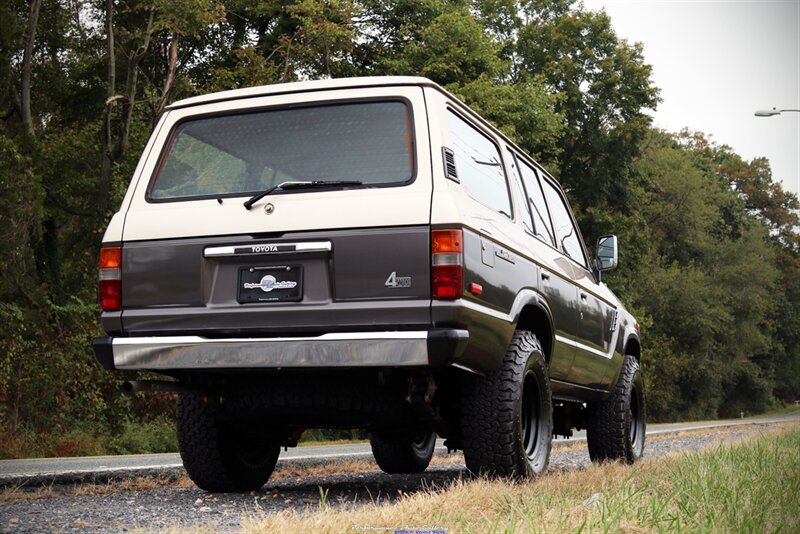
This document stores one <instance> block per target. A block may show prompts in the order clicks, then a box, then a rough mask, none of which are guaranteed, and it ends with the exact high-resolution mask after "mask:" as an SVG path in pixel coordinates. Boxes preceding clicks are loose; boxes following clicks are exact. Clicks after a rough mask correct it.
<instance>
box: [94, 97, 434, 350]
mask: <svg viewBox="0 0 800 534" xmlns="http://www.w3.org/2000/svg"><path fill="white" fill-rule="evenodd" d="M301 96H302V97H301ZM352 99H353V92H352V91H341V90H338V91H324V92H315V93H309V94H307V95H298V94H294V95H278V96H271V97H261V98H252V99H245V100H240V101H232V102H220V103H213V104H206V105H203V106H194V107H190V108H181V109H177V110H173V111H171V112H169V114H168V115H167V117H166V118H165V120H164V122H163V124H162V126H161V128H160V129H159V130H158V133H157V134H156V135H157V136H158V138H157V139H156V142H155V146H156V147H159V146H171V144H172V143H174V142H175V134H174V131H175V129H176V127H180V125H181V124H183V123H184V122H185V121H187V120H188V119H190V118H192V117H194V116H197V114H202V115H203V116H209V115H212V116H213V115H214V114H217V113H222V112H224V113H231V112H244V111H249V110H252V109H253V108H258V109H283V108H286V106H289V105H290V104H291V105H292V106H298V105H304V104H308V105H318V104H321V103H328V102H330V103H341V102H346V101H347V100H352ZM383 100H391V101H402V102H403V103H404V104H405V105H406V106H407V108H408V109H409V110H410V111H409V115H408V124H407V131H408V138H407V142H408V145H409V147H411V150H410V154H409V157H410V158H412V160H411V162H410V166H411V168H412V169H413V172H412V175H413V176H412V180H411V181H410V182H409V183H405V184H402V185H391V184H377V185H376V186H374V187H372V186H370V187H356V188H350V189H327V190H303V191H296V190H292V191H285V192H281V193H276V194H272V195H269V196H267V197H265V198H264V199H262V200H260V201H259V202H257V203H256V204H255V205H254V206H253V207H252V209H250V210H247V209H245V208H244V207H243V205H242V203H243V202H244V200H246V199H247V198H248V197H249V196H250V195H249V194H248V195H244V196H242V195H233V196H232V195H206V196H205V197H204V198H185V199H184V198H180V199H166V200H165V199H159V198H152V197H153V195H151V193H152V188H153V184H152V182H151V177H152V176H153V175H154V174H156V173H157V172H161V171H162V167H163V166H164V163H163V157H161V154H159V153H158V151H157V150H154V151H152V153H151V155H150V156H149V157H148V158H147V160H146V161H145V162H144V164H143V165H141V173H140V175H139V178H138V180H137V182H136V184H132V186H131V187H132V188H135V190H134V192H133V194H132V195H131V200H130V204H129V208H128V210H127V212H126V214H125V223H124V228H123V239H122V240H123V253H122V291H123V293H122V305H123V310H122V312H117V313H120V314H121V327H122V330H123V331H124V332H126V333H128V334H133V335H144V334H179V333H187V334H188V333H203V334H205V335H209V334H211V335H231V334H242V335H252V334H265V335H279V334H280V335H286V334H292V333H297V334H301V333H312V332H314V333H317V332H331V331H337V330H339V331H346V330H354V329H361V330H363V329H372V330H387V329H392V330H394V329H412V328H417V329H419V328H420V327H428V326H429V325H430V280H429V278H430V245H429V240H430V235H429V224H430V202H431V189H432V186H431V176H430V174H431V161H430V158H431V156H430V150H429V141H428V139H429V138H428V131H427V120H426V116H425V103H424V100H423V97H422V90H421V89H420V88H419V87H389V88H370V89H359V90H358V101H359V102H361V101H368V102H381V101H383ZM301 101H302V102H301ZM316 130H319V128H316V129H315V131H316ZM247 139H248V140H250V139H252V136H250V137H247ZM321 139H322V138H321ZM178 142H180V139H179V141H178ZM320 142H322V141H320ZM284 152H285V150H284ZM364 157H365V158H369V157H370V155H369V154H365V155H364ZM373 159H374V157H373ZM377 163H379V162H377ZM377 163H376V162H375V161H373V162H372V163H371V165H373V166H374V165H376V164H377ZM337 165H338V167H336V165H333V167H334V171H337V169H338V172H333V171H332V172H333V174H335V176H332V179H337V180H341V179H347V178H349V177H347V176H342V172H341V162H338V163H337ZM355 178H356V179H359V180H362V181H365V183H368V181H369V177H368V176H367V177H366V178H365V176H364V175H363V173H362V174H361V175H358V176H356V177H355ZM368 185H369V184H368ZM173 190H177V189H176V188H173ZM113 313H114V312H112V313H111V315H113ZM105 315H106V314H104V316H105ZM105 319H110V317H104V324H118V323H114V322H113V321H111V320H108V321H107V320H105ZM117 319H118V318H117ZM107 330H108V328H107Z"/></svg>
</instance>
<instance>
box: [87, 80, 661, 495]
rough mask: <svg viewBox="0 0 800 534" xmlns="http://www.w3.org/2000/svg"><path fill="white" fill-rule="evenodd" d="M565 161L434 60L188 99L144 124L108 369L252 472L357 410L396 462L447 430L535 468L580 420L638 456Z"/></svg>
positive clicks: (109, 279)
mask: <svg viewBox="0 0 800 534" xmlns="http://www.w3.org/2000/svg"><path fill="white" fill-rule="evenodd" d="M616 264H617V239H616V237H614V236H605V237H602V238H600V239H599V242H598V244H597V249H596V254H595V258H594V259H593V260H590V258H589V255H588V254H587V250H586V246H585V244H584V242H583V238H582V237H581V233H580V231H579V229H578V226H577V225H576V223H575V219H574V217H573V215H572V212H571V210H570V207H569V204H568V203H567V200H566V198H565V195H564V192H563V191H562V189H561V188H560V186H559V185H558V183H557V182H556V181H555V180H554V179H553V178H552V177H551V176H550V175H549V174H548V173H547V172H546V171H545V170H544V169H543V168H542V167H541V166H540V165H538V164H537V163H536V162H535V161H534V160H533V159H531V158H530V157H529V156H528V155H527V154H525V153H524V152H523V151H522V150H521V149H520V148H519V147H518V146H516V145H515V144H514V143H513V142H511V141H510V140H509V139H508V138H507V137H505V136H504V135H503V134H501V133H500V132H499V131H498V130H497V129H496V128H494V127H493V126H492V125H491V124H489V123H488V122H487V121H486V120H484V119H482V118H481V117H480V116H479V115H478V114H476V113H475V112H474V111H472V110H471V109H470V108H469V107H467V106H465V105H464V104H463V103H462V102H460V101H459V100H458V99H456V98H455V97H453V96H452V95H451V94H449V93H448V92H447V91H445V90H444V89H442V88H441V87H439V86H438V85H436V84H435V83H433V82H431V81H430V80H427V79H424V78H413V77H385V78H383V77H381V78H353V79H342V80H327V81H312V82H300V83H290V84H281V85H272V86H265V87H254V88H249V89H241V90H234V91H227V92H222V93H216V94H210V95H205V96H199V97H195V98H190V99H187V100H182V101H179V102H176V103H175V104H173V105H171V106H170V107H169V108H168V109H167V111H166V112H165V113H164V114H163V116H162V117H161V119H160V122H159V123H158V124H157V126H156V128H155V130H154V131H153V134H152V137H151V138H150V140H149V142H148V144H147V146H146V147H145V149H144V153H143V155H142V157H141V160H140V161H139V164H138V166H137V168H136V170H135V172H134V175H133V178H132V181H131V184H130V187H129V188H128V190H127V194H126V195H125V198H124V200H123V201H122V206H121V207H120V210H119V212H118V213H116V214H115V215H114V217H113V218H112V219H111V221H110V223H109V226H108V229H107V231H106V233H105V236H104V239H103V244H102V249H101V251H100V281H99V298H100V305H101V308H102V315H101V321H102V326H103V329H104V330H105V332H106V334H107V335H106V336H105V337H101V338H98V339H95V340H94V342H93V348H94V352H95V356H96V358H97V360H98V361H99V362H100V364H102V365H103V366H104V367H105V368H107V369H109V370H141V371H151V372H155V373H160V374H161V375H163V376H164V380H149V381H145V380H141V381H132V382H127V383H126V386H127V387H128V388H129V389H131V390H148V389H150V390H154V389H155V390H159V389H160V390H169V391H175V392H177V393H178V402H177V435H178V442H179V446H180V452H181V456H182V458H183V463H184V465H185V467H186V470H187V472H188V473H189V475H190V476H191V478H192V479H193V480H194V481H195V483H196V484H197V485H198V486H199V487H201V488H204V489H207V490H210V491H242V490H251V489H254V488H259V487H261V486H262V485H263V484H264V483H265V482H266V481H267V479H268V478H269V476H270V474H271V473H272V471H273V469H274V467H275V463H276V461H277V458H278V454H279V451H280V448H281V447H284V446H294V445H296V444H297V441H298V439H299V438H300V435H301V434H302V432H303V431H304V430H305V429H307V428H363V429H367V430H368V431H369V433H370V436H371V444H372V451H373V453H374V456H375V459H376V461H377V463H378V465H379V466H380V467H381V469H383V470H384V471H386V472H389V473H410V472H420V471H423V470H424V469H425V468H426V467H427V466H428V463H429V462H430V460H431V456H432V454H433V452H434V447H435V445H436V436H437V435H439V436H441V437H442V438H445V440H446V441H445V445H446V447H448V449H451V450H463V453H464V459H465V462H466V465H467V467H468V468H469V469H470V470H471V471H473V472H476V473H482V472H485V473H488V474H492V475H501V476H514V477H526V476H532V475H535V474H537V473H540V472H542V471H543V470H544V469H545V468H546V467H547V463H548V459H549V456H550V449H551V442H552V439H553V436H554V435H555V436H558V435H563V436H570V435H571V434H572V430H573V429H576V428H578V429H580V428H585V429H586V430H587V441H588V446H589V452H590V455H591V457H592V459H594V460H607V459H621V460H624V461H627V462H633V461H634V460H636V459H637V458H639V457H640V456H641V455H642V451H643V448H644V437H645V435H644V430H645V399H644V388H643V382H642V375H641V372H640V369H639V358H640V344H639V335H638V330H639V328H638V324H637V323H636V321H635V319H634V318H633V317H632V316H631V315H630V314H629V313H628V312H627V311H626V310H625V308H624V307H623V306H622V304H621V303H620V301H619V300H618V299H617V298H616V297H615V296H614V294H613V293H612V292H611V291H610V290H609V289H608V287H607V286H606V285H605V284H603V283H602V282H601V273H602V272H603V271H606V270H608V269H611V268H613V267H615V266H616Z"/></svg>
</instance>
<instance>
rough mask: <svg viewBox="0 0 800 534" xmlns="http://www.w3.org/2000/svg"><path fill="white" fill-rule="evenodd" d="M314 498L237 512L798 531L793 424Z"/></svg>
mask: <svg viewBox="0 0 800 534" xmlns="http://www.w3.org/2000/svg"><path fill="white" fill-rule="evenodd" d="M321 491H324V488H323V489H321ZM321 495H324V494H321ZM320 504H321V505H320V507H318V509H309V510H306V511H305V512H295V511H287V512H282V513H280V514H277V515H273V516H269V517H267V518H266V519H261V518H259V519H255V518H245V519H244V520H243V531H244V532H355V531H357V530H358V529H357V528H354V527H371V528H374V529H378V528H389V529H392V530H393V529H395V528H402V527H409V528H411V529H413V528H414V527H416V528H422V527H438V528H439V529H446V530H447V531H448V532H486V531H489V532H564V531H567V532H720V533H721V532H778V533H781V532H786V533H795V532H798V531H800V515H798V513H797V510H798V509H800V429H798V428H797V427H796V426H794V427H792V428H791V429H790V430H780V431H771V432H765V433H761V434H759V436H758V437H755V438H751V439H747V440H744V441H742V442H738V443H735V444H725V445H720V446H718V447H714V448H712V449H708V450H706V451H703V452H699V453H684V454H676V455H670V456H667V457H662V458H659V459H656V460H652V461H648V462H643V463H641V464H637V465H636V466H633V467H630V466H625V465H621V464H618V463H612V464H605V465H599V466H592V467H590V468H587V469H582V470H574V471H567V472H555V473H550V474H548V475H546V476H543V477H540V478H538V479H536V480H534V481H531V482H509V481H506V480H489V479H475V480H468V479H463V480H458V481H456V482H454V483H453V484H452V485H450V486H449V487H447V488H444V489H431V490H429V491H426V492H420V493H416V494H413V495H408V496H405V497H402V498H401V499H399V500H398V501H397V502H395V503H393V504H387V505H383V504H381V503H373V504H368V505H365V506H360V507H356V508H353V509H344V510H332V509H330V508H329V507H328V506H327V503H324V504H325V506H323V505H322V504H323V503H322V501H321V503H320ZM434 530H435V529H434ZM362 531H366V530H362Z"/></svg>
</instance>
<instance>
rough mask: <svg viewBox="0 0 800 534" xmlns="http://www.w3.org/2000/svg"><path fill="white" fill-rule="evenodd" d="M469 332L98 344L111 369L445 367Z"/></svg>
mask: <svg viewBox="0 0 800 534" xmlns="http://www.w3.org/2000/svg"><path fill="white" fill-rule="evenodd" d="M468 339H469V333H468V332H467V331H466V330H455V329H435V330H423V331H413V332H348V333H335V334H323V335H320V336H314V337H284V338H225V339H213V338H204V337H200V336H163V337H161V336H158V337H101V338H96V339H95V340H94V341H93V342H92V347H93V349H94V353H95V358H96V359H97V361H98V362H100V364H101V365H102V366H103V367H105V368H106V369H133V370H154V371H159V370H160V371H164V370H172V369H242V368H273V369H277V368H293V367H302V368H333V367H407V366H439V365H445V364H447V363H448V362H450V361H451V360H453V359H455V358H457V357H458V356H459V355H460V354H461V352H463V350H464V347H465V346H466V344H467V340H468Z"/></svg>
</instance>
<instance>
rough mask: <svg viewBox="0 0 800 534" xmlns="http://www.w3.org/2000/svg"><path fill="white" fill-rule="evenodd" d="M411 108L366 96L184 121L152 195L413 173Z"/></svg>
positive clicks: (380, 179) (382, 179)
mask: <svg viewBox="0 0 800 534" xmlns="http://www.w3.org/2000/svg"><path fill="white" fill-rule="evenodd" d="M411 139H412V132H411V126H410V119H409V115H408V108H407V106H406V104H405V103H403V102H397V101H393V102H362V103H348V104H336V105H325V106H315V107H305V108H292V109H281V110H270V111H260V112H250V113H242V114H236V115H220V116H213V117H206V118H202V119H194V120H189V121H186V122H183V123H181V124H179V125H178V127H177V128H176V129H175V131H174V132H173V134H172V137H171V143H170V146H169V148H168V150H167V152H166V154H165V155H163V156H162V161H161V163H160V165H159V169H158V171H157V174H156V176H155V177H154V180H153V182H152V185H151V188H150V193H149V195H148V196H149V199H150V200H155V201H159V200H174V199H186V198H196V197H200V198H202V197H221V196H237V195H242V196H243V195H247V194H252V193H256V192H258V191H262V190H264V189H267V188H269V187H273V186H275V185H278V184H280V183H282V182H286V181H314V180H324V181H339V180H346V181H353V180H357V181H360V182H362V183H363V184H364V185H365V186H376V185H387V184H402V183H405V182H409V181H410V180H411V179H412V178H413V172H414V165H413V163H414V155H413V152H412V149H411Z"/></svg>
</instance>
